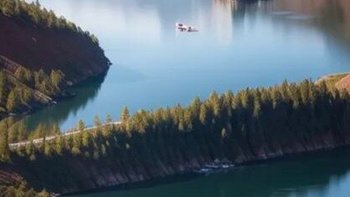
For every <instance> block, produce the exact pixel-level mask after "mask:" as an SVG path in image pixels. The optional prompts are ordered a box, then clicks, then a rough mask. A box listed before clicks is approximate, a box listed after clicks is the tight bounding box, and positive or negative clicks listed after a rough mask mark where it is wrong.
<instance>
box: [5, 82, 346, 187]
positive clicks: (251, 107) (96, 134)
mask: <svg viewBox="0 0 350 197" xmlns="http://www.w3.org/2000/svg"><path fill="white" fill-rule="evenodd" d="M349 101H350V95H349V93H348V92H346V91H339V90H337V89H333V88H329V87H327V85H326V83H325V82H321V83H319V84H317V85H316V84H314V83H313V82H311V81H308V80H305V81H303V82H301V83H297V84H295V83H291V84H290V83H287V82H284V83H283V84H282V85H279V86H275V87H270V88H257V89H245V90H242V91H239V92H237V93H236V94H233V93H232V92H227V93H225V94H222V95H218V94H217V93H215V92H213V93H212V94H211V95H210V96H209V98H208V99H207V100H204V101H201V100H200V99H199V98H196V99H194V100H193V102H192V103H191V104H190V105H189V106H187V107H182V106H180V105H178V106H175V107H173V108H161V109H157V110H155V111H145V110H140V111H138V112H137V113H135V114H134V115H132V116H130V115H129V112H128V110H127V108H126V109H125V110H124V111H123V112H122V114H121V118H120V119H121V121H122V123H121V124H120V125H115V126H113V125H111V124H108V125H104V124H103V122H102V121H101V120H100V118H98V117H96V118H95V125H96V129H94V131H91V132H88V131H86V130H84V128H85V125H84V123H83V122H82V121H80V122H79V124H78V127H77V128H78V130H80V131H81V132H79V133H77V134H75V135H70V136H63V135H57V136H56V137H55V138H53V139H51V140H45V138H46V137H45V136H46V135H45V131H47V132H51V131H50V129H47V130H43V131H42V132H41V134H40V136H41V137H44V140H43V143H34V142H32V143H28V144H26V145H24V146H19V147H17V148H11V149H10V147H9V146H8V133H7V131H8V130H9V129H8V127H9V125H10V124H7V123H6V122H5V123H3V124H2V125H1V138H0V139H2V141H1V142H0V156H1V159H2V161H3V162H2V164H1V167H0V170H1V171H2V172H7V171H11V172H12V173H14V174H16V177H15V178H13V179H10V180H11V181H14V182H15V181H18V179H19V178H20V179H23V180H25V181H27V182H28V184H29V185H30V186H31V187H34V188H36V189H37V190H42V189H43V188H45V189H47V190H48V191H50V192H59V193H67V192H76V191H83V190H89V189H96V188H100V187H106V186H111V185H119V184H124V183H134V182H139V181H144V180H150V179H154V178H159V177H164V176H168V175H174V174H179V173H184V172H190V171H191V170H194V169H198V168H200V166H203V165H204V164H208V163H210V162H212V161H213V160H215V159H216V158H219V159H229V160H230V161H232V162H233V163H235V164H242V163H245V162H252V161H257V160H265V159H269V158H275V157H281V156H285V155H290V154H296V153H304V152H312V151H318V150H328V149H333V148H336V147H340V146H344V145H348V144H349V143H350V122H349V120H350V102H349ZM106 121H107V122H111V121H112V120H111V119H110V118H107V120H106ZM51 133H54V132H51ZM0 182H1V183H2V184H5V185H6V183H4V181H3V180H2V181H1V179H0Z"/></svg>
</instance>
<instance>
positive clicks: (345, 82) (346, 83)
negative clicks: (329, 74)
mask: <svg viewBox="0 0 350 197" xmlns="http://www.w3.org/2000/svg"><path fill="white" fill-rule="evenodd" d="M335 87H336V88H338V89H339V90H342V89H345V90H347V91H349V90H350V75H347V76H345V77H344V78H342V79H340V80H339V81H338V82H337V83H336V84H335Z"/></svg>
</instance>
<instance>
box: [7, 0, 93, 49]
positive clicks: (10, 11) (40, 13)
mask: <svg viewBox="0 0 350 197" xmlns="http://www.w3.org/2000/svg"><path fill="white" fill-rule="evenodd" d="M0 13H2V14H4V15H5V16H8V17H14V18H17V19H22V20H25V21H31V22H32V23H33V24H35V25H37V26H39V27H42V28H48V29H56V30H63V31H69V32H72V33H77V34H79V35H81V36H83V37H85V38H87V39H89V40H90V41H91V42H92V43H94V44H96V45H98V39H97V38H96V36H95V35H93V34H90V32H88V31H83V30H82V29H81V28H80V27H78V26H76V25H75V24H74V23H72V22H69V21H68V20H67V19H65V18H64V17H63V16H61V17H57V16H56V15H55V13H54V12H53V11H52V10H47V9H46V8H42V7H41V5H40V3H39V1H36V2H32V3H27V2H25V1H24V0H1V1H0Z"/></svg>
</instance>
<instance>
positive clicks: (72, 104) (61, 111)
mask: <svg viewBox="0 0 350 197" xmlns="http://www.w3.org/2000/svg"><path fill="white" fill-rule="evenodd" d="M106 75H107V72H105V73H103V74H101V75H99V76H96V77H93V78H91V79H88V80H87V81H84V83H80V84H77V85H75V86H74V87H71V88H69V89H68V91H69V92H73V93H75V94H76V96H75V97H74V98H69V99H66V100H63V101H61V102H58V104H56V105H53V106H49V107H47V108H44V109H42V110H40V111H37V112H35V114H32V115H29V116H27V117H25V118H24V119H23V120H24V121H25V124H26V125H27V127H28V129H29V130H32V129H34V128H35V127H36V126H37V125H38V124H39V123H41V124H47V125H52V124H53V123H58V124H60V123H61V122H62V121H64V120H66V119H67V117H69V116H70V115H71V114H76V113H77V111H78V110H79V109H81V108H85V107H86V105H87V104H88V103H89V102H91V101H93V100H94V98H95V97H96V96H97V95H98V92H99V90H100V88H101V85H102V83H103V82H104V80H105V77H106ZM72 126H74V125H72Z"/></svg>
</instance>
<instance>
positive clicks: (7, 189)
mask: <svg viewBox="0 0 350 197" xmlns="http://www.w3.org/2000/svg"><path fill="white" fill-rule="evenodd" d="M0 196H2V197H49V196H50V194H49V193H48V192H46V191H45V190H43V191H42V192H37V191H35V190H33V189H30V188H29V187H28V184H27V183H26V182H25V181H19V182H18V183H15V184H14V185H0Z"/></svg>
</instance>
